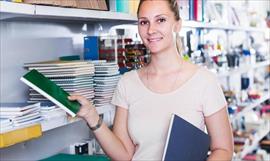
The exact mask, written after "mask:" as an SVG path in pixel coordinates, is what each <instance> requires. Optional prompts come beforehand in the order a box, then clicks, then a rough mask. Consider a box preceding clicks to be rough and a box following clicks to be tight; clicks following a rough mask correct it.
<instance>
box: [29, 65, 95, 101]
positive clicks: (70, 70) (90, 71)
mask: <svg viewBox="0 0 270 161" xmlns="http://www.w3.org/2000/svg"><path fill="white" fill-rule="evenodd" d="M25 67H26V68H27V69H28V70H33V69H36V70H37V71H38V72H40V73H42V74H43V75H44V76H46V77H47V78H49V79H50V80H51V81H53V82H54V83H56V84H57V85H59V86H60V87H61V88H62V89H64V90H65V91H66V92H68V93H69V94H74V93H76V94H80V95H82V96H84V97H86V98H87V99H89V100H90V101H91V100H93V98H94V79H93V76H94V72H95V68H94V64H93V63H91V62H90V61H47V62H36V63H27V64H25ZM29 95H30V96H29V101H28V102H45V101H48V99H47V98H45V97H44V96H42V95H41V94H39V93H38V92H37V91H35V90H34V89H31V88H30V93H29Z"/></svg>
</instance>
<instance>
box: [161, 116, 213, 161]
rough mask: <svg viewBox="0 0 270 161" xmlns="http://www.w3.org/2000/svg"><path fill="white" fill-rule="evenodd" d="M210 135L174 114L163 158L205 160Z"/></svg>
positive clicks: (191, 160)
mask: <svg viewBox="0 0 270 161" xmlns="http://www.w3.org/2000/svg"><path fill="white" fill-rule="evenodd" d="M209 147H210V137H209V135H207V134H206V133H205V132H203V131H202V130H200V129H199V128H197V127H195V126H194V125H192V124H191V123H189V122H187V121H186V120H184V119H182V118H181V117H179V116H177V115H175V114H173V115H172V118H171V123H170V127H169V130H168V135H167V141H166V144H165V148H164V152H163V158H162V160H165V161H169V160H175V161H181V160H183V161H184V160H185V161H205V160H206V159H207V153H208V150H209Z"/></svg>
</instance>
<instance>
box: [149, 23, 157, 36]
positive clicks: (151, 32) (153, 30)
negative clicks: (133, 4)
mask: <svg viewBox="0 0 270 161" xmlns="http://www.w3.org/2000/svg"><path fill="white" fill-rule="evenodd" d="M155 32H156V26H155V25H154V24H150V25H149V27H148V34H153V33H155Z"/></svg>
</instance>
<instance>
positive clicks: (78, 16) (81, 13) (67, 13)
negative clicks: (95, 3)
mask: <svg viewBox="0 0 270 161" xmlns="http://www.w3.org/2000/svg"><path fill="white" fill-rule="evenodd" d="M0 13H1V17H0V20H1V19H2V20H3V19H7V18H16V17H28V18H49V19H61V20H83V21H103V20H115V21H127V22H128V21H129V22H136V21H137V18H136V17H135V16H132V15H129V14H126V13H120V12H110V11H97V10H87V9H79V8H64V7H53V6H43V5H32V4H24V3H13V2H6V1H0ZM108 13H109V14H108Z"/></svg>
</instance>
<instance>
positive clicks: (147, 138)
mask: <svg viewBox="0 0 270 161" xmlns="http://www.w3.org/2000/svg"><path fill="white" fill-rule="evenodd" d="M112 104H114V105H116V106H120V107H123V108H126V109H127V110H128V132H129V135H130V137H131V139H132V141H133V143H134V144H135V145H136V150H135V154H134V156H133V159H132V160H135V161H140V160H161V159H162V154H163V148H164V145H165V142H166V136H167V131H168V127H169V122H170V117H171V114H172V113H175V114H177V115H178V116H180V117H182V118H183V119H185V120H187V121H188V122H190V123H192V124H193V125H195V126H196V127H198V128H200V129H201V130H203V131H204V129H205V122H204V117H207V116H210V115H212V114H214V113H215V112H217V111H219V110H221V109H222V108H223V107H225V106H226V100H225V98H224V95H223V92H222V89H221V87H220V85H219V83H218V80H217V78H216V76H215V74H213V73H211V72H210V71H208V70H206V69H204V68H199V69H198V70H197V71H196V73H195V74H194V75H193V76H192V77H191V78H190V79H189V80H188V81H187V82H185V83H184V84H183V85H182V86H180V87H179V88H178V89H176V90H174V91H172V92H170V93H165V94H159V93H155V92H153V91H151V90H149V89H148V88H147V87H146V86H145V85H144V84H143V82H142V81H141V79H140V77H139V75H138V73H137V71H136V70H134V71H130V72H128V73H125V74H124V75H123V76H122V77H121V79H120V80H119V83H118V85H117V88H116V90H115V93H114V96H113V99H112Z"/></svg>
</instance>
